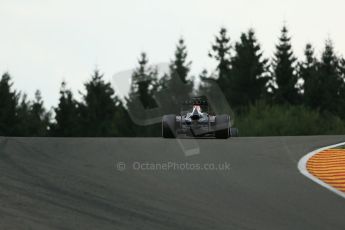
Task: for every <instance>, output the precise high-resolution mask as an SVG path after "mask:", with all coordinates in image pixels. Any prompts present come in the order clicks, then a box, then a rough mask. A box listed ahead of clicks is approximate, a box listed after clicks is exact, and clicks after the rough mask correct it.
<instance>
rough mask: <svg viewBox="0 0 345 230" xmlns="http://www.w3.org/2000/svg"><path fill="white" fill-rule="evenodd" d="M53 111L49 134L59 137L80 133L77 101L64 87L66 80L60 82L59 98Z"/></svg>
mask: <svg viewBox="0 0 345 230" xmlns="http://www.w3.org/2000/svg"><path fill="white" fill-rule="evenodd" d="M54 111H55V123H54V124H52V126H51V134H52V135H53V136H60V137H73V136H79V135H80V130H79V129H80V116H79V110H78V102H77V101H75V100H74V98H73V94H72V92H71V90H69V89H67V88H66V82H62V83H61V89H60V98H59V104H58V107H56V108H55V109H54Z"/></svg>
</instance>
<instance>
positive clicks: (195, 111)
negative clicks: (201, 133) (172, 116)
mask: <svg viewBox="0 0 345 230" xmlns="http://www.w3.org/2000/svg"><path fill="white" fill-rule="evenodd" d="M201 117H202V112H201V107H200V105H193V111H192V114H191V118H192V119H193V120H198V119H199V118H201Z"/></svg>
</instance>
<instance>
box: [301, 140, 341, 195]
mask: <svg viewBox="0 0 345 230" xmlns="http://www.w3.org/2000/svg"><path fill="white" fill-rule="evenodd" d="M342 145H345V142H342V143H339V144H335V145H330V146H326V147H322V148H319V149H316V150H314V151H312V152H310V153H308V154H307V155H305V156H304V157H302V158H301V159H300V160H299V162H298V165H297V167H298V170H299V171H300V172H301V173H302V174H303V175H304V176H306V177H308V178H309V179H310V180H312V181H314V182H316V183H318V184H319V185H321V186H323V187H325V188H327V189H328V190H330V191H332V192H334V193H336V194H337V195H339V196H341V197H342V198H345V193H344V192H342V191H339V190H337V189H335V188H333V187H332V186H330V185H329V184H327V183H325V182H323V181H322V180H320V179H319V178H317V177H315V176H314V175H312V174H311V173H309V171H308V170H307V162H308V160H309V159H310V158H311V157H313V156H314V155H315V154H317V153H319V152H321V151H323V150H326V149H331V148H335V147H339V146H342Z"/></svg>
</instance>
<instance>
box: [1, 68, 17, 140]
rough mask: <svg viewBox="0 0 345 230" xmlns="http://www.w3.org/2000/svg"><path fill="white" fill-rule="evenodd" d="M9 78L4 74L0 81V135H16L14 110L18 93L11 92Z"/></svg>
mask: <svg viewBox="0 0 345 230" xmlns="http://www.w3.org/2000/svg"><path fill="white" fill-rule="evenodd" d="M12 85H13V84H12V82H11V76H10V75H9V74H8V73H4V74H3V75H2V77H1V80H0V135H3V136H13V135H18V132H17V130H16V127H17V121H18V120H17V114H16V108H17V104H18V97H19V95H18V93H17V92H16V91H15V90H12Z"/></svg>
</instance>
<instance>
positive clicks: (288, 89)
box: [272, 26, 299, 104]
mask: <svg viewBox="0 0 345 230" xmlns="http://www.w3.org/2000/svg"><path fill="white" fill-rule="evenodd" d="M290 40H291V38H290V37H289V36H288V30H287V28H286V26H284V27H283V29H282V31H281V36H280V38H279V44H278V45H277V46H276V49H277V51H276V53H275V58H274V63H273V67H274V82H275V83H276V85H277V88H275V87H272V90H273V94H274V99H275V101H276V103H289V104H297V103H298V99H299V94H298V89H297V81H298V77H297V74H296V72H295V62H296V58H295V56H294V54H293V50H292V47H291V42H290Z"/></svg>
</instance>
